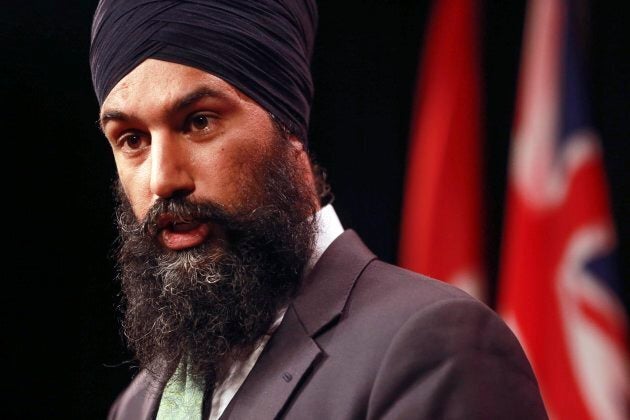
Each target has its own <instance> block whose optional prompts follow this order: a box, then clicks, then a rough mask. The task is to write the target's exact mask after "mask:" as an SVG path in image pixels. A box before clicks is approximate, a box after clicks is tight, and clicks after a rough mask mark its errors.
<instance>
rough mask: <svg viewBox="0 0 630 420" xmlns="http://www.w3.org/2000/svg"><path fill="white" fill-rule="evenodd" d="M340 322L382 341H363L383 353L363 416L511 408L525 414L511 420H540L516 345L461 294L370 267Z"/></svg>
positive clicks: (490, 315)
mask: <svg viewBox="0 0 630 420" xmlns="http://www.w3.org/2000/svg"><path fill="white" fill-rule="evenodd" d="M346 315H347V317H348V318H347V319H348V320H350V319H354V320H355V321H354V322H353V321H350V322H351V323H352V324H353V325H355V326H357V325H362V326H361V327H359V328H367V329H368V330H369V331H371V334H372V335H373V336H379V335H380V336H381V338H380V339H378V338H369V339H368V341H369V340H374V342H375V343H376V342H377V341H380V343H381V345H382V347H381V349H382V352H381V354H380V356H379V358H378V362H376V361H375V362H376V365H377V366H378V367H377V372H376V373H375V377H374V382H373V385H372V389H371V395H372V399H371V401H370V407H369V410H368V412H369V413H371V414H374V415H375V416H374V418H383V417H387V418H389V417H392V418H406V416H409V415H411V413H418V411H417V410H419V409H421V410H422V412H425V413H426V414H427V417H428V418H430V417H432V416H433V415H435V416H437V417H441V416H446V417H453V418H464V417H466V416H464V415H463V414H462V413H463V412H462V413H459V411H458V410H464V411H466V412H467V413H468V418H487V417H485V416H486V415H488V414H492V413H494V414H495V415H497V416H499V417H500V416H503V415H506V414H507V413H508V412H510V410H512V409H513V407H512V405H513V406H514V407H520V408H522V409H523V412H522V415H523V416H524V417H519V416H516V417H514V418H545V414H544V408H543V405H542V401H541V399H540V394H539V390H538V385H537V382H536V379H535V376H534V373H533V371H532V369H531V366H530V364H529V362H528V360H527V358H526V356H525V353H524V351H523V349H522V347H521V345H520V343H519V342H518V340H517V338H516V337H515V335H514V334H513V333H512V331H511V330H510V329H509V328H508V326H507V325H506V324H505V322H504V321H503V320H502V319H501V318H500V317H499V316H498V315H497V314H496V312H495V311H493V310H492V309H491V308H489V307H488V306H487V305H485V304H484V303H482V302H480V301H478V300H477V299H475V298H473V297H471V296H470V295H468V294H466V293H465V292H463V291H461V290H459V289H457V288H455V287H453V286H450V285H448V284H446V283H443V282H440V281H438V280H435V279H431V278H428V277H426V276H422V275H419V274H416V273H412V272H410V271H408V270H404V269H402V268H400V267H396V266H393V265H390V264H387V263H384V262H382V261H379V260H374V261H372V262H371V263H370V264H369V265H368V266H366V268H365V269H364V271H363V272H362V274H361V276H360V277H359V278H358V279H357V282H356V284H355V288H354V290H353V293H352V295H351V299H350V300H349V302H348V307H347V313H346ZM366 325H368V326H369V327H366ZM365 334H367V330H366V331H364V335H365ZM376 345H378V344H376ZM508 390H509V391H508ZM406 395H407V396H408V397H406ZM405 398H409V402H408V403H407V402H405V401H404V400H405ZM497 398H499V399H501V401H497V400H496V399H497ZM401 401H402V402H401ZM425 410H426V411H425ZM458 413H459V414H458ZM376 414H377V415H376ZM528 416H529V417H528ZM421 417H422V416H421ZM491 417H492V416H491Z"/></svg>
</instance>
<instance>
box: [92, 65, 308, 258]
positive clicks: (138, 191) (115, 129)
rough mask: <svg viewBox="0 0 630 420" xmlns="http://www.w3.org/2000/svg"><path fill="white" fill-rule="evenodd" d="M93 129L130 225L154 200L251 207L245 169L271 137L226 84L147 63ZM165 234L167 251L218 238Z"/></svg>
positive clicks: (252, 182)
mask: <svg viewBox="0 0 630 420" xmlns="http://www.w3.org/2000/svg"><path fill="white" fill-rule="evenodd" d="M101 127H102V130H103V133H104V134H105V136H106V137H107V139H108V140H109V142H110V144H111V147H112V150H113V154H114V158H115V161H116V167H117V170H118V175H119V178H120V182H121V185H122V188H123V190H124V192H125V194H126V195H127V197H128V198H129V201H130V203H131V207H132V209H133V211H134V213H135V215H136V217H137V218H138V219H142V218H143V217H144V215H145V214H146V213H147V211H148V209H149V208H150V207H151V205H152V204H153V203H154V202H155V201H156V200H157V199H158V198H171V197H175V196H187V197H188V198H190V199H191V200H192V201H207V200H209V201H213V202H216V203H218V204H220V205H222V206H223V207H224V208H225V209H226V210H227V211H231V210H234V209H236V208H241V209H242V208H243V207H244V206H245V207H247V203H249V202H251V203H254V202H256V201H257V200H256V194H257V190H258V189H257V183H258V181H259V180H257V179H255V176H254V174H253V173H252V172H251V170H250V168H251V167H254V166H255V164H256V163H257V162H259V161H257V160H260V159H264V156H265V152H266V151H268V150H269V148H270V145H271V141H272V139H273V138H274V136H276V135H277V128H276V127H275V126H274V124H273V122H272V120H271V118H270V116H269V114H268V113H267V112H266V111H265V110H264V109H263V108H261V107H260V106H259V105H258V104H257V103H256V102H254V101H253V100H252V99H250V98H249V97H247V96H246V95H244V94H243V93H241V92H240V91H238V90H237V89H236V88H234V87H233V86H231V85H230V84H229V83H227V82H225V81H223V80H222V79H220V78H218V77H216V76H214V75H211V74H209V73H205V72H203V71H201V70H198V69H195V68H192V67H188V66H184V65H181V64H176V63H171V62H165V61H161V60H155V59H148V60H146V61H144V62H143V63H141V64H140V65H139V66H138V67H136V68H135V69H134V70H133V71H131V72H130V73H129V74H128V75H127V76H125V77H124V78H123V79H122V80H121V81H120V82H119V83H118V84H117V85H116V86H115V87H114V88H113V89H112V91H111V92H110V94H109V95H108V96H107V98H106V99H105V101H104V103H103V106H102V109H101ZM289 141H290V142H291V145H292V146H293V147H294V150H295V152H294V157H295V164H296V165H297V167H298V168H300V170H301V171H302V172H303V174H304V179H305V181H306V182H308V183H309V184H310V185H311V186H313V190H314V189H315V186H314V185H315V184H314V180H313V175H312V171H311V166H310V162H309V159H308V155H307V153H306V151H305V150H304V148H303V145H302V143H301V142H300V141H299V140H298V139H297V138H295V137H292V136H289ZM314 205H315V207H316V208H317V207H318V204H317V203H314ZM253 207H254V205H253V204H252V210H253V209H254V208H253ZM165 230H168V231H167V232H165V233H164V234H163V235H162V236H161V239H162V245H164V246H166V247H168V248H171V249H184V248H186V247H188V246H194V245H197V244H198V243H200V241H203V240H208V238H207V237H208V236H209V235H216V236H221V232H219V231H217V230H218V229H206V228H205V227H201V228H199V227H196V228H195V227H191V229H190V230H187V229H186V228H185V227H184V229H183V232H175V231H174V230H172V229H165ZM178 233H179V234H178Z"/></svg>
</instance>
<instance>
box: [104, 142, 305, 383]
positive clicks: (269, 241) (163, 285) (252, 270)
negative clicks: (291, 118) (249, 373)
mask: <svg viewBox="0 0 630 420" xmlns="http://www.w3.org/2000/svg"><path fill="white" fill-rule="evenodd" d="M290 149H291V146H290V145H289V142H288V141H287V140H286V139H283V138H278V139H276V140H275V142H274V146H273V147H272V148H271V150H270V152H269V155H268V156H267V157H266V160H260V161H259V162H258V163H255V164H253V167H252V168H251V171H252V175H253V176H252V177H251V178H250V182H252V183H254V182H256V180H264V181H263V185H257V186H255V187H253V186H250V188H248V189H249V190H251V191H249V194H247V196H248V197H250V198H249V199H248V200H247V201H249V202H248V203H243V206H242V207H243V208H241V209H239V210H237V211H232V212H227V211H226V210H225V209H224V208H223V207H222V206H220V205H218V204H216V203H211V202H203V203H200V202H194V203H193V202H191V201H190V200H189V199H186V198H172V199H164V200H159V201H158V202H156V203H155V205H154V206H153V207H152V208H151V209H150V211H149V212H148V213H147V215H146V217H145V218H144V220H143V221H142V222H140V221H138V220H137V218H136V217H135V215H134V213H133V211H132V209H131V205H130V203H129V201H128V199H127V197H126V195H125V194H124V192H123V191H122V188H121V187H120V184H119V183H117V185H116V187H115V190H116V191H117V197H118V200H119V203H118V207H117V221H118V228H119V233H120V247H119V249H118V267H119V278H120V281H121V286H122V304H121V308H122V311H123V322H122V326H123V332H124V335H125V337H126V339H127V343H128V345H129V347H130V349H131V350H132V351H133V352H134V355H135V357H136V358H137V360H138V362H139V363H140V366H141V367H144V368H148V369H149V370H151V368H152V367H153V366H161V369H164V368H166V369H168V370H172V369H174V367H175V366H176V365H177V364H178V361H179V360H181V358H182V356H185V359H184V360H186V361H187V371H188V374H189V375H190V376H191V379H193V380H194V381H196V382H197V383H198V384H204V383H206V384H208V385H213V384H214V383H216V381H219V380H221V379H222V376H223V375H224V373H225V372H224V370H225V368H226V367H227V365H229V361H230V360H234V359H238V358H240V357H242V356H244V355H247V354H248V352H249V351H251V349H252V346H253V345H254V344H255V343H256V342H257V341H258V340H259V339H260V337H262V336H263V335H264V334H265V333H266V332H267V331H268V330H269V328H270V326H271V324H272V322H273V321H274V319H275V318H276V316H277V314H278V311H279V310H280V309H281V308H282V307H284V306H285V305H287V304H288V302H289V300H290V298H291V297H292V296H293V295H294V293H295V291H296V289H297V287H298V284H299V281H300V278H301V275H302V272H303V270H304V267H305V266H306V263H307V261H308V259H309V258H310V255H311V253H312V250H313V244H314V238H315V222H314V220H315V218H314V217H312V216H313V215H314V213H315V208H314V205H313V204H312V203H313V202H314V201H313V200H314V192H313V190H312V188H311V187H310V186H309V185H308V184H307V183H306V182H305V181H304V176H303V174H302V173H301V172H300V170H299V169H298V167H297V165H296V164H295V158H293V159H292V158H291V156H292V153H291V150H290ZM254 189H257V191H256V192H255V193H254V191H253V190H254ZM254 195H257V196H258V197H259V198H258V199H257V200H256V199H252V198H251V197H252V196H254ZM164 212H168V213H170V214H173V215H175V217H182V218H183V219H185V220H191V219H193V220H203V221H208V222H209V223H211V224H212V225H213V226H215V227H216V226H218V227H220V228H221V229H222V230H223V231H224V232H225V238H224V240H221V241H219V242H218V243H217V241H213V242H212V245H211V244H210V243H206V244H202V245H200V246H198V247H195V248H193V249H186V250H181V251H172V250H168V249H165V248H163V247H162V246H160V245H159V243H158V242H157V239H156V236H155V234H154V232H155V231H156V230H157V229H156V221H157V218H158V217H159V215H160V214H163V213H164Z"/></svg>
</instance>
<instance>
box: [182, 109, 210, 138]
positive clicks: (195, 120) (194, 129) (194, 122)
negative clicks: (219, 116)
mask: <svg viewBox="0 0 630 420" xmlns="http://www.w3.org/2000/svg"><path fill="white" fill-rule="evenodd" d="M215 119H216V118H215V117H214V116H213V115H210V114H207V113H205V114H202V113H199V114H193V115H191V116H190V117H188V119H187V120H186V127H185V128H184V131H188V132H191V133H199V132H201V133H206V132H208V131H210V130H212V128H213V126H214V123H215Z"/></svg>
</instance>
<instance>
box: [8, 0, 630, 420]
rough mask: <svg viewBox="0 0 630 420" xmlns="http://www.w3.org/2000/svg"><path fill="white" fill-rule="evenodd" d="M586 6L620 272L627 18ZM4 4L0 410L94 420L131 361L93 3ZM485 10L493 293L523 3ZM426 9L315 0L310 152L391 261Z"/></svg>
mask: <svg viewBox="0 0 630 420" xmlns="http://www.w3.org/2000/svg"><path fill="white" fill-rule="evenodd" d="M593 3H595V4H594V5H593V7H594V8H593V9H592V25H591V40H592V50H591V59H592V63H593V64H592V66H591V78H590V80H589V82H590V83H589V86H590V88H591V92H592V106H593V114H594V119H595V123H596V128H597V129H598V130H599V132H600V134H601V135H602V141H603V145H604V153H605V159H606V167H607V170H608V177H609V180H610V189H611V193H612V198H613V205H614V216H615V219H616V223H617V225H618V232H619V238H620V259H619V261H620V274H621V276H622V278H624V279H625V278H628V274H629V272H630V264H629V261H630V250H629V246H630V244H629V243H628V238H629V235H628V233H629V230H630V222H629V221H628V214H629V209H630V202H629V201H628V193H629V192H630V191H629V189H630V186H629V182H628V176H627V175H628V173H629V172H628V169H627V167H626V166H627V165H628V156H629V154H630V153H629V152H628V147H627V145H626V142H627V141H628V139H630V129H629V126H628V121H627V120H628V106H627V101H628V98H630V91H629V85H630V67H629V65H628V64H629V59H628V55H629V53H630V51H629V50H628V46H627V45H628V43H627V42H625V39H627V35H628V29H627V22H628V21H630V20H629V18H630V15H629V14H628V12H626V11H622V10H621V9H618V8H617V7H616V6H614V5H612V4H611V3H612V2H593ZM10 4H11V5H10V6H7V5H4V7H3V10H2V11H1V12H0V22H1V24H0V41H1V42H0V45H1V46H2V48H3V50H4V54H3V58H2V65H1V66H2V67H1V68H2V71H1V74H0V76H1V79H0V83H1V84H0V87H1V92H2V102H3V107H2V108H3V111H2V112H1V113H0V115H2V127H1V130H2V131H1V133H2V137H3V140H4V141H3V145H2V149H1V150H2V159H3V165H2V167H3V171H4V177H3V180H4V186H5V187H8V191H7V194H5V195H4V200H3V204H4V205H3V207H4V214H5V223H4V227H5V229H4V235H3V237H4V241H3V242H4V247H3V250H4V253H5V255H6V256H5V258H4V264H3V265H4V273H5V274H4V275H3V285H4V288H3V290H2V293H1V296H2V305H1V308H2V314H3V324H2V325H3V334H2V348H3V351H4V353H5V354H4V357H3V367H6V368H8V369H6V371H7V372H9V375H8V376H5V378H3V380H2V381H1V382H2V390H3V391H2V394H3V395H4V396H5V397H8V398H9V400H8V401H7V402H8V403H7V404H5V409H6V410H5V414H7V415H8V417H12V416H16V417H20V418H28V417H33V416H38V417H39V416H42V415H46V416H50V417H63V418H69V417H81V418H103V417H104V416H105V413H106V410H107V407H108V406H109V404H110V403H111V401H112V400H113V398H114V397H115V395H116V394H117V393H118V391H119V390H120V389H121V388H122V387H123V386H124V384H126V383H127V381H128V380H129V377H130V375H131V374H132V373H133V370H132V369H130V366H129V364H125V363H122V362H123V361H125V360H126V359H127V358H128V357H129V356H128V354H126V353H125V350H124V347H123V345H122V343H121V338H120V336H119V332H118V327H117V314H116V310H115V306H116V301H117V299H116V293H117V285H116V283H114V282H113V281H112V278H113V263H112V260H111V258H110V252H111V249H112V244H113V242H114V238H115V234H114V229H113V224H112V201H111V198H110V196H111V194H110V191H109V185H110V183H111V180H112V179H113V177H114V174H115V170H114V165H113V159H112V158H111V156H110V152H109V146H108V145H107V143H106V142H105V140H104V139H103V138H102V137H101V135H100V133H99V131H98V129H97V128H96V125H95V121H96V118H97V113H98V108H97V103H96V100H95V98H94V95H93V93H92V90H91V83H90V77H89V68H88V64H87V63H88V61H87V55H88V43H89V26H90V19H91V15H92V13H93V10H94V8H95V5H96V2H95V1H94V0H90V1H87V0H66V1H60V0H58V1H54V2H53V1H31V2H21V3H19V2H10ZM340 4H343V6H340ZM483 4H484V7H483V13H482V16H483V20H484V22H483V31H482V42H483V47H484V56H483V65H484V67H483V69H484V79H485V96H486V99H485V105H484V113H483V115H484V124H485V132H486V135H485V138H484V141H485V144H484V147H485V153H484V156H485V164H484V170H485V182H484V185H485V188H484V194H485V200H486V207H487V215H486V230H485V239H486V241H487V252H486V258H487V265H488V269H489V277H490V281H491V291H494V285H495V278H496V266H497V263H498V249H499V242H500V235H501V224H502V219H503V198H504V188H505V172H506V157H507V152H508V145H509V138H510V127H511V122H512V111H513V102H514V91H515V85H516V77H517V70H518V60H519V57H520V55H519V54H520V42H521V31H522V26H523V14H524V7H525V6H524V2H522V1H516V2H515V1H512V2H504V1H490V0H487V1H486V2H484V3H483ZM428 11H429V2H428V1H417V2H412V1H409V2H403V1H393V0H390V1H386V0H380V1H378V0H363V1H359V0H345V1H343V2H332V1H330V2H325V1H320V31H319V35H318V39H317V48H316V52H315V57H314V63H313V71H314V77H315V83H316V97H315V102H314V105H313V113H312V124H311V136H310V138H311V141H310V142H311V148H312V149H313V151H314V152H315V155H316V156H317V158H318V160H319V162H320V163H321V164H322V165H323V166H325V167H326V168H328V172H329V175H330V181H331V183H332V186H333V189H334V192H335V195H336V201H335V205H336V209H337V212H338V213H339V215H340V217H341V220H342V222H343V223H344V225H345V226H346V227H351V228H354V229H355V230H357V231H358V232H359V233H360V234H361V235H362V236H363V238H364V240H365V241H366V242H367V244H368V245H369V246H370V247H371V248H372V249H373V250H374V251H375V252H376V253H377V254H378V255H380V256H381V258H383V259H384V260H386V261H390V262H394V261H395V255H396V248H397V240H398V233H397V231H398V224H399V213H400V202H401V190H402V181H403V173H404V161H405V152H406V144H407V135H408V126H409V116H410V108H411V103H412V93H413V86H414V82H415V75H416V66H417V61H418V54H419V52H420V49H421V45H422V43H421V41H422V36H423V33H424V28H425V23H426V20H427V13H428ZM7 250H8V254H7ZM626 290H627V288H626ZM626 301H627V297H626ZM18 397H20V400H18ZM24 398H26V401H27V402H18V401H22V400H24ZM29 400H30V401H29Z"/></svg>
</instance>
